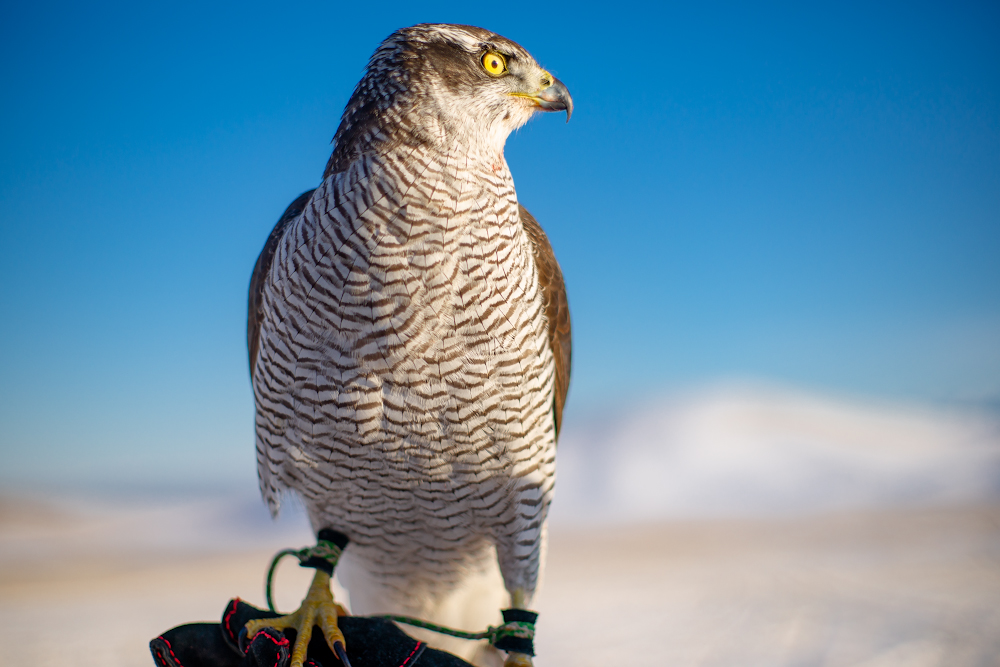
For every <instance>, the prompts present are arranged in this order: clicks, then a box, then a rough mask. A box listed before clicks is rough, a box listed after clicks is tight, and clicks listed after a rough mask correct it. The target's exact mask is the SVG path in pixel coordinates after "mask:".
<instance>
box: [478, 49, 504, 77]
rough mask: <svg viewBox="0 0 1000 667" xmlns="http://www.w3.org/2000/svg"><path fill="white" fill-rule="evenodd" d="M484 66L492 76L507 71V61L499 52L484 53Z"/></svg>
mask: <svg viewBox="0 0 1000 667" xmlns="http://www.w3.org/2000/svg"><path fill="white" fill-rule="evenodd" d="M483 68H485V69H486V72H487V73H488V74H489V75H490V76H500V75H501V74H503V73H504V72H506V71H507V61H506V60H504V58H503V56H502V55H500V54H499V53H493V52H490V53H487V54H485V55H483Z"/></svg>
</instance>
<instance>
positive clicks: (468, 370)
mask: <svg viewBox="0 0 1000 667" xmlns="http://www.w3.org/2000/svg"><path fill="white" fill-rule="evenodd" d="M502 176H503V174H500V175H497V174H494V175H493V180H492V181H490V180H486V181H483V180H468V179H467V180H460V179H453V180H451V181H440V182H415V183H413V184H411V185H410V186H408V188H407V189H406V190H405V191H404V192H399V191H398V190H389V189H387V188H385V187H384V186H381V185H380V184H379V183H377V182H372V180H371V179H369V180H368V181H367V182H366V181H364V179H359V181H358V182H360V183H361V184H362V186H367V187H360V188H359V187H358V186H357V184H355V185H354V186H353V187H354V189H353V190H352V189H350V187H349V186H348V185H344V184H331V185H333V186H338V185H339V187H341V191H333V190H331V191H330V192H328V193H327V198H326V200H325V201H326V202H327V204H328V206H320V207H316V208H315V210H314V211H313V216H314V217H313V218H312V219H310V218H309V216H308V215H307V216H304V218H303V223H304V224H309V225H311V229H309V230H303V231H302V232H300V233H298V234H296V235H292V236H291V238H293V240H295V239H296V237H297V242H298V243H299V245H298V247H297V248H295V249H292V248H291V247H289V248H287V249H285V251H284V252H283V257H284V259H285V261H284V271H285V275H284V280H283V281H281V282H279V283H278V284H281V285H282V288H283V289H282V291H283V293H282V295H281V302H282V303H283V307H284V308H286V309H287V311H288V314H289V317H287V318H284V319H282V320H281V321H282V322H283V323H284V326H285V327H287V328H290V329H293V331H290V332H289V333H291V334H293V335H291V336H286V337H285V338H286V339H289V340H293V341H294V344H293V348H292V349H291V350H289V353H290V354H291V355H292V356H294V357H295V358H296V359H297V362H296V371H295V377H294V383H295V387H293V388H292V389H293V391H292V393H293V394H294V393H302V392H305V393H308V394H309V396H310V397H313V396H315V397H316V398H317V399H320V400H324V402H326V404H327V405H329V406H335V408H336V409H335V410H327V411H324V412H323V413H322V414H323V415H331V414H332V415H334V416H335V417H336V419H337V422H336V424H335V426H334V428H335V429H336V430H337V433H336V435H337V437H338V438H340V439H342V440H343V439H345V438H346V439H347V440H353V441H355V442H357V443H358V444H364V445H366V446H368V447H371V446H376V447H383V448H386V451H385V452H382V453H381V454H380V458H381V459H382V461H383V462H388V464H390V465H391V464H392V462H393V460H394V457H396V458H400V464H401V465H402V466H404V467H409V466H412V465H413V464H414V461H413V456H414V455H416V454H418V453H420V451H424V450H426V449H427V448H428V447H431V448H432V449H433V448H436V447H437V445H435V444H434V443H442V442H450V443H455V442H461V441H465V442H466V444H467V445H468V447H469V450H470V451H473V450H475V449H476V448H477V447H480V446H481V445H485V446H487V449H490V450H492V449H497V450H498V451H499V450H502V449H503V447H505V446H506V444H505V443H509V442H510V441H511V440H517V439H520V438H523V437H525V436H526V435H527V428H528V427H527V426H526V424H528V423H531V422H532V420H531V418H530V415H529V414H528V413H529V412H534V411H537V406H534V403H536V402H544V399H543V398H540V399H538V400H537V401H525V395H526V394H528V393H531V394H534V395H537V394H542V395H544V394H546V393H547V392H548V391H550V389H549V388H547V386H546V385H545V381H544V380H538V378H544V377H545V376H546V372H545V368H546V366H547V365H550V364H551V363H552V359H551V353H550V351H549V350H548V346H547V343H546V336H545V324H544V319H543V315H542V306H541V295H540V292H539V288H538V277H537V271H536V267H535V264H534V259H533V256H532V253H531V247H530V245H529V243H530V242H529V240H528V239H527V237H526V235H525V233H524V231H523V227H522V226H521V223H520V219H519V217H518V209H517V200H516V196H515V194H514V190H513V184H512V183H510V182H509V174H508V175H507V179H506V180H505V179H504V178H503V177H502ZM279 319H280V318H279ZM531 378H535V379H536V380H535V384H537V385H538V386H533V385H532V384H531ZM321 419H322V417H321ZM326 421H327V422H328V421H329V420H326ZM300 430H304V429H300ZM316 432H317V429H316V424H310V430H309V433H310V434H314V433H316ZM320 432H322V428H321V429H320ZM310 437H312V436H310ZM408 448H409V449H408ZM482 451H483V452H486V450H482ZM487 453H488V454H489V452H487ZM493 454H496V452H492V454H490V455H493ZM478 456H479V455H477V456H476V457H474V458H476V460H475V461H472V460H470V461H469V462H467V463H468V464H469V467H470V469H477V468H481V466H482V461H481V460H480V459H479V458H478ZM461 458H462V457H461V456H459V457H452V459H453V460H450V461H449V462H447V463H448V467H449V469H452V468H453V467H454V464H455V463H456V461H459V462H460V461H461ZM426 463H427V465H429V466H431V468H434V467H436V466H439V465H441V463H442V462H441V461H436V460H427V461H426Z"/></svg>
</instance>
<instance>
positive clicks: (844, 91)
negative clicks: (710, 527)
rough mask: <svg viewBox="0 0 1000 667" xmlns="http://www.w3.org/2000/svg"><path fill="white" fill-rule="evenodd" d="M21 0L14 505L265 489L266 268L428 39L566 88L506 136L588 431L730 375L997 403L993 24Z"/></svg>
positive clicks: (959, 8)
mask: <svg viewBox="0 0 1000 667" xmlns="http://www.w3.org/2000/svg"><path fill="white" fill-rule="evenodd" d="M18 4H19V6H15V3H7V4H6V5H5V6H4V7H3V8H2V9H0V57H2V59H3V62H4V63H5V65H4V67H3V68H0V77H2V87H0V95H2V104H0V126H2V127H3V132H2V133H0V247H2V248H3V250H4V261H3V262H2V263H0V280H2V283H3V285H4V289H3V290H2V291H0V312H2V316H0V322H2V324H3V326H2V327H0V350H2V353H0V455H2V456H3V459H4V465H3V466H2V468H3V472H2V473H0V481H2V482H4V483H6V484H13V483H15V482H18V483H26V482H28V483H30V482H32V480H46V481H51V480H63V481H65V480H69V479H91V480H105V479H106V480H119V481H120V480H122V479H126V478H131V479H136V480H150V479H157V478H169V479H171V480H177V479H179V478H183V479H190V480H192V481H193V482H197V481H199V480H206V479H215V478H220V477H227V476H228V477H232V478H233V479H236V478H239V479H244V478H248V477H249V476H252V474H253V455H252V438H253V435H252V397H251V393H250V387H249V381H248V373H247V364H246V350H245V304H246V288H247V281H248V278H249V273H250V269H251V267H252V264H253V261H254V260H255V258H256V255H257V253H258V252H259V250H260V248H261V246H262V244H263V241H264V239H265V237H266V235H267V233H268V231H269V230H270V228H271V226H272V225H273V224H274V222H275V220H276V219H277V217H278V215H279V214H280V213H281V211H282V210H283V208H284V207H285V205H286V204H287V203H288V202H289V201H290V200H291V199H292V198H294V197H295V196H296V195H297V194H299V193H300V192H302V191H303V190H306V189H308V188H311V187H314V186H315V185H316V184H317V181H318V179H319V177H320V175H321V173H322V170H323V166H324V164H325V161H326V158H327V157H328V155H329V152H330V139H331V137H332V136H333V133H334V131H335V130H336V126H337V122H338V120H339V115H340V112H341V110H342V108H343V105H344V103H345V102H346V101H347V98H348V96H349V94H350V92H351V90H352V88H353V86H354V84H355V83H356V81H357V79H358V78H359V76H360V74H361V71H362V69H363V67H364V64H365V62H366V60H367V58H368V56H369V55H370V54H371V52H372V50H373V49H374V48H375V47H376V45H377V44H378V42H379V41H380V40H381V39H383V38H384V37H385V36H386V35H388V34H389V33H390V32H392V31H393V30H394V29H396V28H398V27H401V26H404V25H409V24H413V23H418V22H425V21H446V22H456V23H472V24H476V25H481V26H483V27H487V28H490V29H492V30H495V31H497V32H499V33H501V34H504V35H505V36H507V37H510V38H512V39H514V40H516V41H518V42H520V43H521V44H522V45H524V46H525V47H526V48H527V49H529V50H530V51H531V52H532V53H533V54H534V55H535V56H536V58H537V59H538V60H539V61H540V62H541V63H542V64H543V65H544V66H546V67H547V68H549V69H550V70H551V71H552V72H553V73H555V74H556V75H557V76H558V77H560V78H561V79H562V80H563V81H564V82H565V83H566V85H567V86H568V87H569V89H570V91H571V92H572V93H573V96H574V100H575V103H576V111H575V113H574V116H573V120H572V122H570V123H569V124H565V123H563V122H562V118H561V117H556V116H554V115H548V116H545V117H540V118H537V119H536V120H534V121H532V123H530V124H529V125H528V126H527V127H526V128H524V129H523V130H521V131H520V132H519V133H518V134H516V135H515V136H513V137H511V139H510V140H509V142H508V149H507V158H508V162H509V163H510V165H511V170H512V172H513V174H514V178H515V181H516V183H517V187H518V193H519V197H520V199H521V201H522V203H524V204H525V205H526V206H527V207H528V208H529V209H531V210H532V212H533V213H535V215H536V216H537V217H538V218H539V220H540V221H541V222H542V224H543V226H544V227H545V228H546V230H547V231H548V233H549V235H550V237H551V239H552V242H553V245H554V246H555V249H556V251H557V254H558V256H559V259H560V261H561V263H562V266H563V269H564V272H565V275H566V279H567V283H568V286H569V290H570V298H571V306H572V310H573V318H574V336H575V340H574V379H573V387H572V390H571V396H570V407H569V410H570V412H569V415H568V418H571V416H572V414H573V411H574V410H575V411H584V410H590V409H592V408H594V407H595V406H600V405H602V404H605V403H618V402H623V401H629V400H632V399H634V398H635V397H637V396H643V395H647V394H649V393H655V392H660V391H671V390H678V389H680V390H683V389H684V388H685V387H690V386H695V385H700V384H705V383H711V382H716V381H720V380H726V379H730V378H744V379H755V380H762V381H766V382H776V383H782V384H790V385H795V386H804V387H809V388H813V389H818V390H822V391H831V392H836V393H848V394H855V395H861V396H872V397H879V398H889V399H893V400H904V401H908V400H916V401H930V402H945V403H954V402H959V403H963V404H969V403H971V404H976V405H992V406H996V405H997V404H1000V9H998V6H997V5H996V4H988V3H955V2H951V3H938V4H926V3H912V2H911V3H894V4H879V5H875V6H873V5H871V4H870V3H853V4H852V3H843V2H838V3H829V4H825V5H824V4H816V3H788V4H758V5H746V4H742V3H740V4H736V3H734V4H725V3H697V4H696V5H694V4H693V5H692V6H685V5H660V4H649V5H641V4H629V3H615V4H614V5H613V6H607V5H596V4H594V5H588V4H576V5H572V6H566V5H562V4H560V5H559V6H552V7H548V8H546V7H542V6H538V5H535V4H534V3H502V4H500V3H492V4H485V3H483V4H480V3H455V4H447V3H442V4H427V3H392V2H380V3H352V4H351V5H349V6H340V5H339V4H337V3H280V6H279V3H248V2H244V3H232V4H208V5H203V4H202V3H197V4H184V3H177V2H173V3H169V4H167V3H163V4H157V3H121V4H117V5H116V4H109V3H85V4H80V3H65V4H64V3H45V2H38V3H18ZM807 5H808V6H807Z"/></svg>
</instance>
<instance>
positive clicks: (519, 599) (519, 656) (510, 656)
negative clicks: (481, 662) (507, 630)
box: [503, 588, 534, 667]
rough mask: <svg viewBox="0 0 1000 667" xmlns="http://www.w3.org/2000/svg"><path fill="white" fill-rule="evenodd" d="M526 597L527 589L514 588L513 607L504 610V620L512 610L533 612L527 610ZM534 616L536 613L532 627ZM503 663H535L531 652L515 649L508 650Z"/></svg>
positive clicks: (525, 666)
mask: <svg viewBox="0 0 1000 667" xmlns="http://www.w3.org/2000/svg"><path fill="white" fill-rule="evenodd" d="M526 599H527V594H526V593H525V591H524V589H523V588H518V589H516V590H514V592H513V593H511V595H510V606H511V609H508V610H507V611H505V612H504V620H507V616H508V615H509V614H510V612H512V611H522V613H526V614H532V612H528V611H527V610H525V606H526V605H525V601H526ZM533 616H534V615H533V614H532V621H531V624H532V627H533V626H534V618H533ZM533 632H534V631H533V630H532V634H533ZM529 641H530V640H529ZM530 650H532V651H533V649H530ZM503 664H504V667H532V666H533V663H532V661H531V654H529V653H521V652H520V651H514V650H511V651H507V659H506V660H504V663H503Z"/></svg>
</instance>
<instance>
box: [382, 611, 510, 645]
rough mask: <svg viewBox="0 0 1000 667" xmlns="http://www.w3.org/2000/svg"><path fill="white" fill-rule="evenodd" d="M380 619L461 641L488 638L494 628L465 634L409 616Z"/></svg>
mask: <svg viewBox="0 0 1000 667" xmlns="http://www.w3.org/2000/svg"><path fill="white" fill-rule="evenodd" d="M380 618H385V619H388V620H390V621H396V622H397V623H406V624H407V625H412V626H414V627H416V628H424V629H425V630H432V631H434V632H439V633H441V634H442V635H451V636H452V637H461V638H462V639H486V638H488V637H489V636H490V630H494V629H495V628H489V630H486V631H485V632H465V631H463V630H454V629H452V628H446V627H445V626H443V625H437V624H435V623H428V622H427V621H421V620H420V619H419V618H410V617H409V616H393V615H391V614H387V615H385V616H381V617H380Z"/></svg>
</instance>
